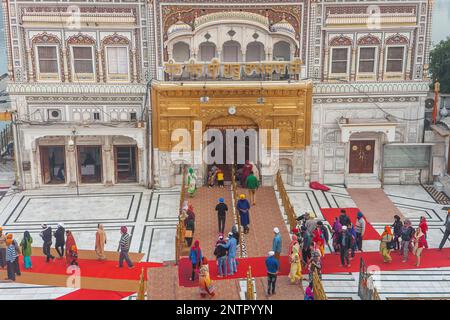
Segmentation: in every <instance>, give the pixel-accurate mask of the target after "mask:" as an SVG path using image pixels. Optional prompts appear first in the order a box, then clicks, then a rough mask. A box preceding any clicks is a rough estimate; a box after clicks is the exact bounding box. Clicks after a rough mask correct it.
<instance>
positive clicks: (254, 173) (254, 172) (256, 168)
mask: <svg viewBox="0 0 450 320" xmlns="http://www.w3.org/2000/svg"><path fill="white" fill-rule="evenodd" d="M250 165H251V166H252V171H253V175H254V176H255V177H256V179H257V180H258V181H259V169H258V167H257V166H256V164H255V163H254V162H250Z"/></svg>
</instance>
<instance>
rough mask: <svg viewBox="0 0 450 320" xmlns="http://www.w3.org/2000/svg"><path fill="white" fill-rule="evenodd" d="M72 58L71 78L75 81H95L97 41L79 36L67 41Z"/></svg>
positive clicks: (85, 36)
mask: <svg viewBox="0 0 450 320" xmlns="http://www.w3.org/2000/svg"><path fill="white" fill-rule="evenodd" d="M67 45H68V47H69V55H70V57H71V64H70V68H71V76H72V80H73V81H95V73H96V71H97V70H96V69H95V65H96V64H95V62H94V61H95V50H94V48H95V40H94V39H93V38H92V37H90V36H87V35H83V34H78V35H75V36H72V37H70V38H69V39H68V40H67Z"/></svg>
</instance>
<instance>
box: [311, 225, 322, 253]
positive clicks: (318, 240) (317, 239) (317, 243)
mask: <svg viewBox="0 0 450 320" xmlns="http://www.w3.org/2000/svg"><path fill="white" fill-rule="evenodd" d="M312 237H313V242H314V247H315V248H317V249H319V250H320V254H321V256H324V255H325V239H324V236H323V233H322V228H321V226H320V225H319V224H317V226H316V228H315V229H314V231H313V233H312Z"/></svg>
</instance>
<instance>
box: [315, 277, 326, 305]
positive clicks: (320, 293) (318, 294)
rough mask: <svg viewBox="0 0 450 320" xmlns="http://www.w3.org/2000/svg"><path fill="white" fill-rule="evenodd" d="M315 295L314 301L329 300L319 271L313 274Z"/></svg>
mask: <svg viewBox="0 0 450 320" xmlns="http://www.w3.org/2000/svg"><path fill="white" fill-rule="evenodd" d="M313 293H314V300H328V298H327V295H326V294H325V290H324V289H323V285H322V280H320V277H319V274H318V272H317V270H314V273H313Z"/></svg>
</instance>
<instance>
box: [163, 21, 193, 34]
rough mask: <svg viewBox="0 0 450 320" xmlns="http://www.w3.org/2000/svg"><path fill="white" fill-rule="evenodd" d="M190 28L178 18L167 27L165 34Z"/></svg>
mask: <svg viewBox="0 0 450 320" xmlns="http://www.w3.org/2000/svg"><path fill="white" fill-rule="evenodd" d="M191 31H192V28H191V26H190V25H188V24H187V23H185V22H183V21H182V20H178V21H177V22H176V23H174V24H173V25H171V26H170V27H169V29H168V30H167V34H168V35H171V34H173V33H175V32H191Z"/></svg>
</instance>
